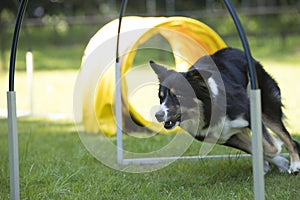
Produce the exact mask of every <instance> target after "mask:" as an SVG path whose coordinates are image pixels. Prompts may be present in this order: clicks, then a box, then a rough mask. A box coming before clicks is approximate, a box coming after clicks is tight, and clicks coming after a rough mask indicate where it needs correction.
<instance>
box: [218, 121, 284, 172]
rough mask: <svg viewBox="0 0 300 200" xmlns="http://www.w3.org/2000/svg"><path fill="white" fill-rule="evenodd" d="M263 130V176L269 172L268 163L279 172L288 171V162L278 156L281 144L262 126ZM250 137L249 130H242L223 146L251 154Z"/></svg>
mask: <svg viewBox="0 0 300 200" xmlns="http://www.w3.org/2000/svg"><path fill="white" fill-rule="evenodd" d="M262 128H263V149H264V160H265V161H264V172H265V174H266V173H268V172H269V171H270V170H271V167H270V165H269V162H270V163H272V164H274V165H275V166H276V167H277V168H278V170H279V171H280V172H286V171H288V165H289V161H288V160H287V159H285V158H284V157H282V156H280V155H279V153H280V151H281V143H280V141H278V140H276V138H274V137H273V136H272V135H271V134H270V133H269V132H268V131H267V129H266V128H265V126H264V125H262ZM251 143H252V141H251V137H250V133H249V129H244V130H243V131H242V132H241V133H238V134H235V135H233V136H232V137H231V138H230V139H229V140H227V141H226V143H225V144H223V145H225V146H229V147H233V148H236V149H240V150H242V151H244V152H246V153H249V154H252V146H251Z"/></svg>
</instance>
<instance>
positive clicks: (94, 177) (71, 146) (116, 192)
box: [0, 118, 300, 200]
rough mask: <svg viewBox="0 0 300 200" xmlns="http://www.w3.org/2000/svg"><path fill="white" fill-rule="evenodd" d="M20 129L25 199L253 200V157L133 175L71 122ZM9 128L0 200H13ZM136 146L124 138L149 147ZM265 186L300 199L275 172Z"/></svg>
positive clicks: (0, 143) (23, 122)
mask: <svg viewBox="0 0 300 200" xmlns="http://www.w3.org/2000/svg"><path fill="white" fill-rule="evenodd" d="M18 125H19V159H20V178H21V179H20V182H21V185H20V186H21V199H153V200H156V199H189V200H190V199H253V184H252V166H251V159H250V158H243V159H241V158H240V159H237V160H231V159H225V160H201V161H187V160H186V161H176V162H174V163H172V164H171V165H169V166H167V167H165V168H163V169H160V170H157V171H153V172H149V173H141V174H131V173H126V172H121V171H116V170H114V169H111V168H109V167H107V166H104V165H103V164H101V163H100V162H99V161H97V160H96V159H95V158H93V157H92V156H91V155H90V154H89V153H88V152H87V150H86V149H85V148H84V146H83V145H82V143H81V141H80V139H79V136H78V134H77V132H76V130H75V128H74V125H73V123H72V122H69V121H47V120H36V119H31V118H22V119H19V121H18ZM6 127H7V125H6V120H4V119H2V120H0V128H1V130H2V131H1V133H0V151H1V157H0V165H1V171H0V185H1V190H0V199H8V198H9V170H8V146H7V128H6ZM169 137H172V136H170V135H157V136H156V139H155V142H156V143H158V144H163V142H164V141H165V140H168V139H170V138H169ZM298 139H300V138H299V137H298ZM111 140H112V141H114V140H115V139H114V138H111ZM133 141H134V140H132V138H131V137H125V139H124V143H128V145H129V146H132V145H135V150H137V151H139V150H140V149H143V148H144V147H143V146H145V145H146V146H147V145H149V144H147V143H146V144H145V143H144V142H140V143H137V142H134V144H133V143H132V142H133ZM200 145H201V143H199V142H195V143H194V144H193V145H192V147H191V149H190V150H189V152H188V154H194V153H196V152H197V151H199V148H200ZM216 151H217V152H219V153H220V152H226V151H228V149H227V148H223V147H218V148H217V150H216ZM265 182H266V197H267V198H266V199H298V197H299V195H300V190H299V187H300V182H299V177H297V176H292V175H288V174H279V173H277V172H276V170H274V171H272V172H271V173H270V174H268V175H266V176H265Z"/></svg>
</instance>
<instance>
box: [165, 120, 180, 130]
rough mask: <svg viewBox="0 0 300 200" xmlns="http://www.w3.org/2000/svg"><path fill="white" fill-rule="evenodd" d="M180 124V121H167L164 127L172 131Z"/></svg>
mask: <svg viewBox="0 0 300 200" xmlns="http://www.w3.org/2000/svg"><path fill="white" fill-rule="evenodd" d="M179 124H180V122H179V121H165V122H164V127H165V129H168V130H171V129H173V128H175V127H176V126H178V125H179Z"/></svg>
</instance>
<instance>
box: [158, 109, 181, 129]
mask: <svg viewBox="0 0 300 200" xmlns="http://www.w3.org/2000/svg"><path fill="white" fill-rule="evenodd" d="M155 117H156V119H157V121H158V122H162V123H164V127H165V129H169V130H170V129H173V128H175V127H176V126H178V125H179V124H180V116H179V115H175V117H173V118H172V117H168V113H167V112H166V111H163V110H159V111H158V112H157V113H156V114H155Z"/></svg>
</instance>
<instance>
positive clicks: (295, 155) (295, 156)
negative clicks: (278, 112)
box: [263, 115, 300, 174]
mask: <svg viewBox="0 0 300 200" xmlns="http://www.w3.org/2000/svg"><path fill="white" fill-rule="evenodd" d="M263 121H264V122H265V124H266V125H267V126H268V127H269V128H270V129H271V130H272V131H273V132H275V133H276V134H277V135H278V137H279V138H280V140H281V141H283V143H284V145H285V147H286V149H287V150H288V152H289V154H290V162H291V164H290V169H289V173H292V174H297V173H298V172H299V171H300V157H299V153H300V145H299V143H298V142H296V141H295V140H293V139H292V137H291V135H290V134H289V132H288V131H287V129H286V128H285V126H284V124H283V122H282V121H281V120H280V121H278V120H276V121H275V120H270V119H269V118H268V117H267V116H264V115H263Z"/></svg>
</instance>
